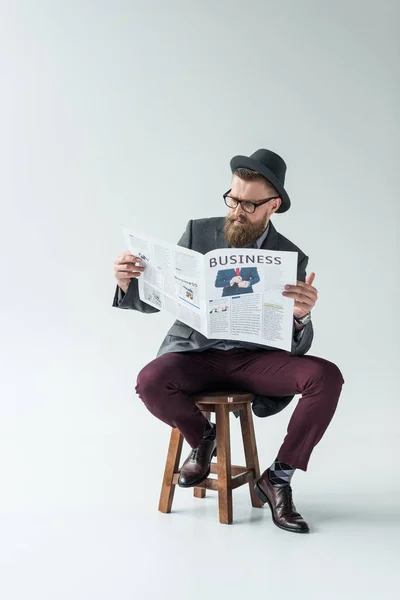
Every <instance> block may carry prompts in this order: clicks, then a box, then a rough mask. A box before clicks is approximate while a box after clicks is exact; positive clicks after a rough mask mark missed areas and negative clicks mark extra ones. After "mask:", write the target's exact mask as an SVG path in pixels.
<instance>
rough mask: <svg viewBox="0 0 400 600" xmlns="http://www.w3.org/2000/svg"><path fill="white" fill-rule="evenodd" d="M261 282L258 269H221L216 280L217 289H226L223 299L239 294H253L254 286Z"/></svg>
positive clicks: (223, 292)
mask: <svg viewBox="0 0 400 600" xmlns="http://www.w3.org/2000/svg"><path fill="white" fill-rule="evenodd" d="M259 281H260V276H259V274H258V271H257V267H241V268H239V267H238V268H236V269H221V270H220V271H218V273H217V277H216V279H215V287H217V288H219V287H222V288H224V289H223V290H222V297H224V296H236V295H237V294H252V293H253V285H255V284H256V283H258V282H259Z"/></svg>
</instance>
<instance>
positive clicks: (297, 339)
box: [291, 256, 314, 356]
mask: <svg viewBox="0 0 400 600" xmlns="http://www.w3.org/2000/svg"><path fill="white" fill-rule="evenodd" d="M307 264H308V256H303V257H302V258H301V259H300V260H299V263H298V265H297V279H298V280H299V281H305V280H306V268H307ZM313 338H314V329H313V324H312V321H310V322H309V323H307V325H305V327H303V329H301V330H300V331H296V329H295V326H294V320H293V338H292V349H291V354H292V355H293V356H302V355H303V354H306V352H308V351H309V349H310V348H311V344H312V341H313Z"/></svg>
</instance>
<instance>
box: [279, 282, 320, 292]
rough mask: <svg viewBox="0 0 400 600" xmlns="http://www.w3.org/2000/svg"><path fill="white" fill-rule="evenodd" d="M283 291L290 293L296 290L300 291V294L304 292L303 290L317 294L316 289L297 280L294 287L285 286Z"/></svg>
mask: <svg viewBox="0 0 400 600" xmlns="http://www.w3.org/2000/svg"><path fill="white" fill-rule="evenodd" d="M285 290H287V291H291V292H292V291H296V290H298V291H300V290H301V291H302V292H305V290H309V291H311V292H313V293H314V294H318V290H317V288H315V287H313V286H312V285H310V284H308V283H306V282H304V281H300V280H298V281H297V282H296V285H289V284H288V285H285Z"/></svg>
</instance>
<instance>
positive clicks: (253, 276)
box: [249, 269, 260, 285]
mask: <svg viewBox="0 0 400 600" xmlns="http://www.w3.org/2000/svg"><path fill="white" fill-rule="evenodd" d="M249 281H250V285H255V284H256V283H258V282H259V281H260V276H259V274H258V269H252V270H251V272H250V279H249Z"/></svg>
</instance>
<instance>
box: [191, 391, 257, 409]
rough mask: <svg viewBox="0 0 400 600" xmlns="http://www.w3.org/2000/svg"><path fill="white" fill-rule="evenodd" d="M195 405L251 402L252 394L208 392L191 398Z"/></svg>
mask: <svg viewBox="0 0 400 600" xmlns="http://www.w3.org/2000/svg"><path fill="white" fill-rule="evenodd" d="M192 398H193V400H194V401H195V402H196V404H235V403H240V404H241V403H244V402H253V400H254V394H250V393H248V392H247V393H246V392H231V391H226V392H208V393H205V394H194V395H193V396H192ZM235 410H236V408H235Z"/></svg>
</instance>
